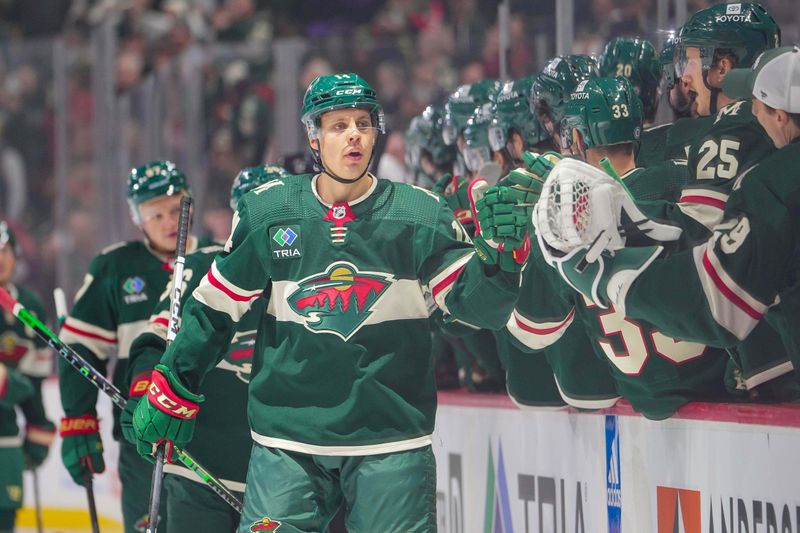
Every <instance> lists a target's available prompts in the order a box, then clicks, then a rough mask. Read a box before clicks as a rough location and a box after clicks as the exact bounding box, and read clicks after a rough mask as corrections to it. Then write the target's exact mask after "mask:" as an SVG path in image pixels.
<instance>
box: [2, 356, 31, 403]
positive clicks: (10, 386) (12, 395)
mask: <svg viewBox="0 0 800 533" xmlns="http://www.w3.org/2000/svg"><path fill="white" fill-rule="evenodd" d="M35 392H36V391H35V389H34V388H33V384H32V383H31V380H29V379H28V378H27V377H25V376H24V375H23V374H21V373H20V372H17V371H16V370H15V369H13V368H9V367H7V366H6V365H4V364H3V363H0V407H14V406H15V405H17V404H19V403H22V402H24V401H25V400H27V399H28V398H30V397H31V396H33V395H34V393H35Z"/></svg>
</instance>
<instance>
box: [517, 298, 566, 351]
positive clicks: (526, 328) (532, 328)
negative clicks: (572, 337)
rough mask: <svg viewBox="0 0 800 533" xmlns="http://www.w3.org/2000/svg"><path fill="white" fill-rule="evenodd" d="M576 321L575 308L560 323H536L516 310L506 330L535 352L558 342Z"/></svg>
mask: <svg viewBox="0 0 800 533" xmlns="http://www.w3.org/2000/svg"><path fill="white" fill-rule="evenodd" d="M574 319H575V307H573V308H572V309H570V311H569V313H568V314H567V316H566V317H564V319H562V320H559V321H558V322H534V321H533V320H530V319H528V318H525V317H524V316H522V314H520V313H519V312H518V311H517V310H516V309H514V312H512V313H511V316H510V317H508V322H507V323H506V328H507V329H508V331H509V333H511V334H512V335H513V336H514V338H515V339H517V340H518V341H520V342H521V343H522V344H524V345H525V346H527V347H529V348H531V349H533V350H541V349H544V348H547V347H548V346H551V345H552V344H555V343H556V342H558V340H559V339H560V338H561V337H563V336H564V333H566V331H567V329H568V328H569V326H570V325H571V324H572V321H573V320H574Z"/></svg>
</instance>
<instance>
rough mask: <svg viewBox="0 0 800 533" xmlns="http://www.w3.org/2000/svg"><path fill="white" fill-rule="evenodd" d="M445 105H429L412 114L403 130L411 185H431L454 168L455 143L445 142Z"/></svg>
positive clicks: (426, 186) (428, 186)
mask: <svg viewBox="0 0 800 533" xmlns="http://www.w3.org/2000/svg"><path fill="white" fill-rule="evenodd" d="M443 113H444V108H443V107H442V106H438V105H429V106H428V107H426V108H425V111H423V112H422V114H421V115H419V116H416V117H414V118H413V119H412V120H411V124H410V125H409V127H408V131H407V132H406V164H407V165H408V167H409V168H410V169H411V170H412V172H413V173H414V185H419V186H420V187H424V188H426V189H428V188H431V187H432V186H433V185H434V184H435V183H436V182H437V181H438V180H439V178H440V177H441V176H443V175H444V174H451V173H452V172H453V164H454V163H455V161H456V150H455V147H454V146H448V145H446V144H444V140H443V139H442V122H443V120H444V118H443Z"/></svg>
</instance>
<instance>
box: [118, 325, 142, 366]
mask: <svg viewBox="0 0 800 533" xmlns="http://www.w3.org/2000/svg"><path fill="white" fill-rule="evenodd" d="M148 329H149V321H148V320H137V321H136V322H128V323H125V324H120V325H119V326H117V337H118V338H119V341H118V343H117V345H118V346H119V358H120V359H127V358H128V356H129V355H130V353H131V345H132V344H133V341H134V340H135V339H136V337H138V336H139V335H141V334H142V333H145V332H147V331H148Z"/></svg>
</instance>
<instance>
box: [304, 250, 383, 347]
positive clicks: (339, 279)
mask: <svg viewBox="0 0 800 533" xmlns="http://www.w3.org/2000/svg"><path fill="white" fill-rule="evenodd" d="M393 281H394V278H393V277H392V276H390V275H388V274H383V273H380V272H359V271H358V268H356V266H355V265H353V264H352V263H348V262H345V261H341V262H338V263H334V264H332V265H330V266H329V267H328V269H327V270H326V271H325V272H323V273H320V274H314V275H313V276H309V277H307V278H306V279H304V280H302V281H300V282H299V283H298V288H297V290H296V291H294V292H293V293H292V294H291V295H290V296H289V300H288V301H289V306H290V307H291V308H292V310H293V311H294V312H295V313H297V314H298V315H300V316H302V317H305V326H306V327H307V328H308V329H310V330H311V331H314V332H325V333H333V334H334V335H338V336H339V337H341V338H342V339H344V340H348V339H349V338H350V337H351V336H352V335H353V334H354V333H355V332H356V331H358V329H359V328H360V327H361V325H362V324H363V323H364V320H366V319H367V317H368V316H369V315H370V314H371V313H372V309H373V307H374V306H375V303H376V302H377V301H378V300H379V299H380V297H381V295H382V294H383V293H384V292H385V291H386V289H387V288H388V287H389V285H390V284H391V283H392V282H393Z"/></svg>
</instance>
